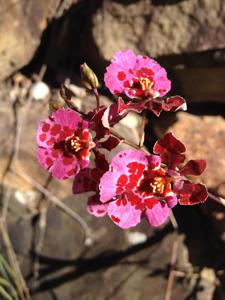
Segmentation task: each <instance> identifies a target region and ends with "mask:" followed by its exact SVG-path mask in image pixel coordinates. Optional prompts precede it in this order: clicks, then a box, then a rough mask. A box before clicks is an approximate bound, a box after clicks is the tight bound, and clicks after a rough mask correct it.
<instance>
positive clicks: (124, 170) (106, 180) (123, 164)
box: [99, 149, 148, 203]
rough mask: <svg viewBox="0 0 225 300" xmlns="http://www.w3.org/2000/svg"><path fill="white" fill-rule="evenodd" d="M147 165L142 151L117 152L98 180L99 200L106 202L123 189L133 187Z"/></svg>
mask: <svg viewBox="0 0 225 300" xmlns="http://www.w3.org/2000/svg"><path fill="white" fill-rule="evenodd" d="M147 165H148V159H147V156H146V155H145V153H144V152H142V151H137V150H133V149H130V150H125V151H121V152H119V153H118V154H117V155H116V156H115V157H114V158H113V160H112V162H111V164H110V166H109V171H108V172H106V173H105V174H104V175H103V176H102V178H101V180H100V185H99V189H100V201H101V202H103V203H104V202H107V201H109V200H110V199H112V198H113V197H115V196H116V195H118V194H120V193H122V192H123V190H127V189H132V188H134V187H135V186H136V184H137V181H138V180H139V178H140V177H141V175H142V173H143V170H144V169H145V167H146V166H147Z"/></svg>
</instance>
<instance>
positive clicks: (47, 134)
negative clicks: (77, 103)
mask: <svg viewBox="0 0 225 300" xmlns="http://www.w3.org/2000/svg"><path fill="white" fill-rule="evenodd" d="M78 127H80V128H87V127H88V122H87V121H84V120H82V119H81V117H80V115H79V114H78V113H76V112H75V111H73V110H71V109H65V108H61V109H59V110H57V111H56V112H54V113H52V114H51V116H50V117H49V118H47V119H46V120H44V121H42V122H40V123H39V126H38V129H37V132H36V140H37V144H38V146H40V147H43V148H53V146H54V144H55V143H56V142H60V141H64V140H65V139H66V138H67V137H68V136H71V135H72V134H73V133H74V131H75V130H76V129H78Z"/></svg>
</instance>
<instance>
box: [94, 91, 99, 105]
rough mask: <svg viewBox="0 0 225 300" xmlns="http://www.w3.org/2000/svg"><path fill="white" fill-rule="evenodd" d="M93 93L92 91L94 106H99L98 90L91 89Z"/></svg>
mask: <svg viewBox="0 0 225 300" xmlns="http://www.w3.org/2000/svg"><path fill="white" fill-rule="evenodd" d="M93 93H94V95H95V99H96V108H99V106H100V97H99V93H98V90H97V89H93Z"/></svg>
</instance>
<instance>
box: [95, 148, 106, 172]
mask: <svg viewBox="0 0 225 300" xmlns="http://www.w3.org/2000/svg"><path fill="white" fill-rule="evenodd" d="M93 152H94V154H95V165H96V168H98V169H100V170H102V171H104V172H106V171H107V170H108V168H109V163H108V160H107V159H106V157H105V155H104V154H103V153H100V152H99V151H97V150H96V149H95V150H94V151H93Z"/></svg>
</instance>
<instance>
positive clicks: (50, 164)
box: [37, 147, 80, 179]
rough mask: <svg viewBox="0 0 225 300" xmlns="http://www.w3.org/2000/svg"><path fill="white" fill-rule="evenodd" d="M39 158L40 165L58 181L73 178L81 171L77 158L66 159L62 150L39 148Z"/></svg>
mask: <svg viewBox="0 0 225 300" xmlns="http://www.w3.org/2000/svg"><path fill="white" fill-rule="evenodd" d="M37 158H38V161H39V163H40V165H41V166H42V167H43V168H44V169H46V170H47V171H49V172H50V173H51V174H52V176H53V177H55V178H57V179H67V178H73V177H74V176H75V175H76V174H77V173H78V172H79V170H80V164H79V162H78V160H77V158H76V157H75V156H70V157H64V156H63V153H62V152H61V151H60V150H56V149H44V148H41V147H39V148H38V151H37Z"/></svg>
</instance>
